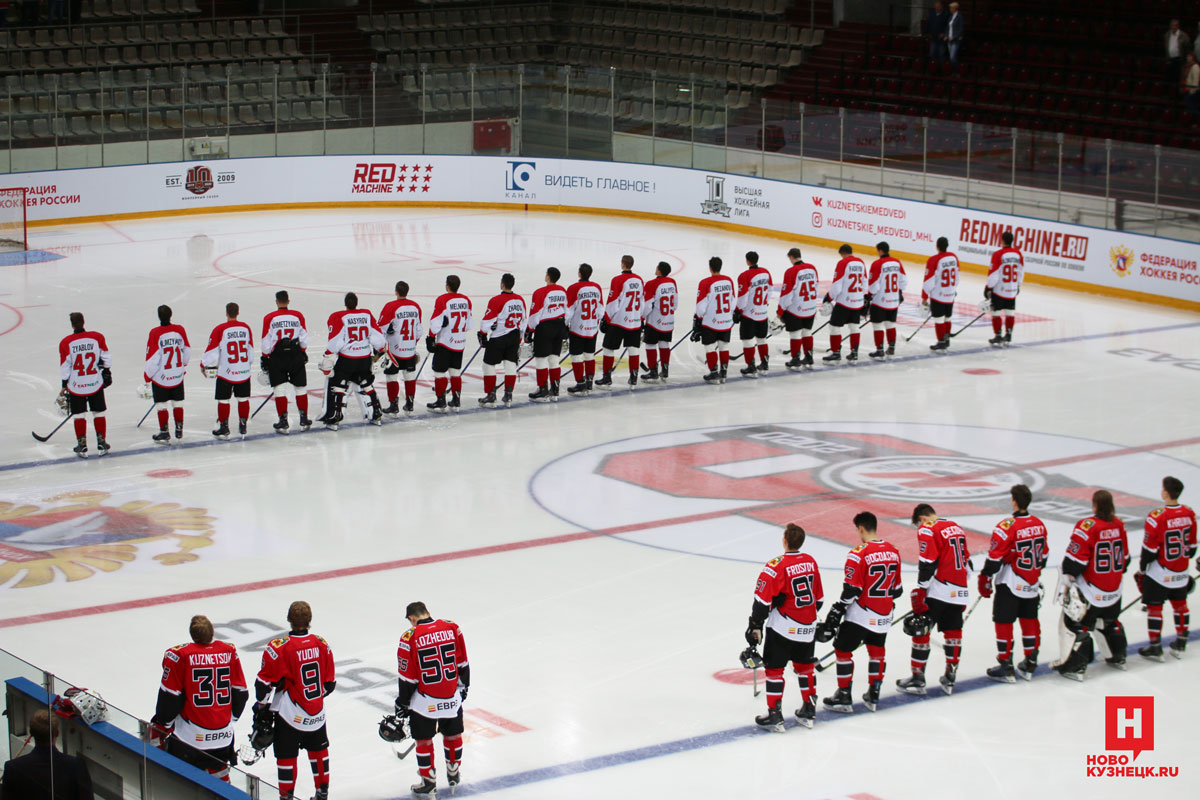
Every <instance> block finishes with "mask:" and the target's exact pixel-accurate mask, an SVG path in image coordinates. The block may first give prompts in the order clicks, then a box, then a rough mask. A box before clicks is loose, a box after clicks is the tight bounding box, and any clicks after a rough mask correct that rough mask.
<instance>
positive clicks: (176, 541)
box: [0, 491, 213, 588]
mask: <svg viewBox="0 0 1200 800" xmlns="http://www.w3.org/2000/svg"><path fill="white" fill-rule="evenodd" d="M108 497H109V495H108V494H107V493H106V492H95V491H84V492H71V493H67V494H61V495H56V496H53V497H49V498H46V501H45V502H46V503H48V504H49V505H46V506H37V505H31V504H17V503H7V502H0V586H4V585H12V586H13V587H15V588H25V587H29V586H41V585H43V584H47V583H50V582H51V581H53V580H55V579H56V578H57V577H59V576H62V577H63V578H65V579H66V580H69V581H75V580H81V579H83V578H88V577H91V576H92V575H94V574H95V573H96V572H114V571H116V570H118V569H120V568H121V567H122V566H124V565H125V564H126V563H128V562H131V561H133V560H134V559H135V558H136V557H137V554H138V549H139V548H140V547H147V546H155V549H159V550H161V549H162V548H163V546H164V545H165V546H166V547H167V548H168V549H171V548H174V550H173V552H165V553H158V554H157V555H155V556H154V560H155V561H158V562H159V563H161V564H164V565H168V566H169V565H174V564H185V563H187V562H189V561H195V560H196V558H198V556H197V555H196V554H195V553H193V552H192V551H193V550H196V549H198V548H201V547H207V546H209V545H210V544H212V535H213V528H212V523H213V518H212V517H210V516H208V515H207V512H206V511H205V510H204V509H200V508H184V507H182V506H180V505H179V504H177V503H155V502H151V501H146V500H135V501H131V502H127V503H123V504H121V505H105V504H104V502H103V501H105V500H107V499H108ZM14 581H15V582H14Z"/></svg>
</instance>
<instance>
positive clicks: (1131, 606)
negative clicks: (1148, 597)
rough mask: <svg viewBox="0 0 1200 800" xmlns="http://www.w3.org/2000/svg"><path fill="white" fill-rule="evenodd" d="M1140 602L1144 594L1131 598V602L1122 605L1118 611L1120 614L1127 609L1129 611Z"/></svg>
mask: <svg viewBox="0 0 1200 800" xmlns="http://www.w3.org/2000/svg"><path fill="white" fill-rule="evenodd" d="M1140 602H1142V595H1140V594H1139V595H1138V596H1137V597H1135V598H1134V599H1132V600H1130V601H1129V602H1128V603H1127V604H1126V605H1124V606H1122V607H1121V610H1120V611H1118V612H1117V613H1118V614H1124V613H1125V612H1126V611H1128V610H1129V609H1131V608H1133V607H1134V606H1136V605H1137V604H1138V603H1140Z"/></svg>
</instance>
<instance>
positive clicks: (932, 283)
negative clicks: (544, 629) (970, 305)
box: [921, 252, 958, 303]
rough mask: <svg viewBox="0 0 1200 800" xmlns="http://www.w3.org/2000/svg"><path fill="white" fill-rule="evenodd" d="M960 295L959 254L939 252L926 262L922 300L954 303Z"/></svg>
mask: <svg viewBox="0 0 1200 800" xmlns="http://www.w3.org/2000/svg"><path fill="white" fill-rule="evenodd" d="M957 296H958V256H956V255H954V253H950V252H946V253H938V254H937V255H935V256H931V257H930V259H929V260H928V261H926V262H925V282H924V284H923V285H922V286H921V300H936V301H938V302H939V303H953V302H954V298H955V297H957Z"/></svg>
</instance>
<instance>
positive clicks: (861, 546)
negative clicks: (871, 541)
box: [850, 544, 866, 553]
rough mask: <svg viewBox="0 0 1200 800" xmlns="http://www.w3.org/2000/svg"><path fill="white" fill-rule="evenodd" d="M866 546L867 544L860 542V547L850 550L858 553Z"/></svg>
mask: <svg viewBox="0 0 1200 800" xmlns="http://www.w3.org/2000/svg"><path fill="white" fill-rule="evenodd" d="M864 547H866V544H860V545H859V546H858V547H856V548H854V549H853V550H851V551H850V552H851V553H857V552H858V551H859V550H862V549H863V548H864Z"/></svg>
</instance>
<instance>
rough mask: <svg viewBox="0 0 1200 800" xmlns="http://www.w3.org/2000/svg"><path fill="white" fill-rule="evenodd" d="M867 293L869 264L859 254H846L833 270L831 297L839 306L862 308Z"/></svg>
mask: <svg viewBox="0 0 1200 800" xmlns="http://www.w3.org/2000/svg"><path fill="white" fill-rule="evenodd" d="M866 293H867V265H866V264H864V263H863V260H862V259H861V258H859V257H858V256H846V257H845V258H843V259H842V260H841V261H839V262H838V263H837V267H836V268H835V269H834V271H833V283H831V284H829V299H830V300H832V301H833V302H834V303H836V304H837V305H839V306H842V307H843V308H849V309H861V308H862V307H863V302H864V301H863V297H864V296H865V295H866Z"/></svg>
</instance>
